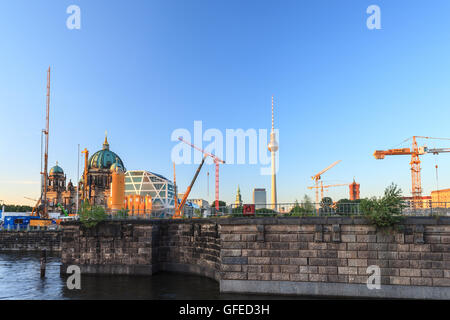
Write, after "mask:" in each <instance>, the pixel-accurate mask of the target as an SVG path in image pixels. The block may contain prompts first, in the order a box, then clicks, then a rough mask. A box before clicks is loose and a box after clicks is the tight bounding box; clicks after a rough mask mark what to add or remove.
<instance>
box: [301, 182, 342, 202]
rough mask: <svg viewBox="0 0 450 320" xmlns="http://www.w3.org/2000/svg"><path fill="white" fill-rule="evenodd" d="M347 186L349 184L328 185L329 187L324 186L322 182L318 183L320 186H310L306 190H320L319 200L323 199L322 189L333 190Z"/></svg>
mask: <svg viewBox="0 0 450 320" xmlns="http://www.w3.org/2000/svg"><path fill="white" fill-rule="evenodd" d="M348 185H349V183H341V184H330V185H327V186H324V185H323V181H320V186H312V187H308V189H309V190H312V189H319V188H320V197H321V199H323V191H324V189H328V188H333V187H342V186H348Z"/></svg>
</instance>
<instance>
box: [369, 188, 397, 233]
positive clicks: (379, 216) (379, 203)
mask: <svg viewBox="0 0 450 320" xmlns="http://www.w3.org/2000/svg"><path fill="white" fill-rule="evenodd" d="M401 197H402V190H401V189H400V188H399V187H398V186H397V185H396V184H394V183H392V184H391V185H390V186H388V187H387V188H386V189H385V191H384V195H383V197H381V198H379V199H377V198H376V197H373V198H372V199H363V200H361V211H362V213H363V215H364V216H365V217H366V218H367V219H368V220H369V221H370V222H371V223H372V224H373V225H375V226H377V227H379V228H382V229H386V228H393V227H395V225H397V224H398V223H400V222H401V221H402V219H403V217H402V216H401V211H402V207H403V203H402V198H401Z"/></svg>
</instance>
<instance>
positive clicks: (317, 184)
mask: <svg viewBox="0 0 450 320" xmlns="http://www.w3.org/2000/svg"><path fill="white" fill-rule="evenodd" d="M339 162H341V160H338V161H336V162H333V163H332V164H330V165H329V166H328V167H326V168H325V169H323V170H322V171H320V172H319V173H318V174H316V175H314V176H312V177H311V178H312V179H313V180H314V182H315V184H316V185H315V187H314V188H315V189H316V206H318V203H319V188H320V187H319V181H320V179H321V178H322V174H324V173H325V172H327V171H328V170H330V169H331V168H333V167H334V166H335V165H337V164H338V163H339ZM321 182H322V181H321ZM322 198H323V191H322Z"/></svg>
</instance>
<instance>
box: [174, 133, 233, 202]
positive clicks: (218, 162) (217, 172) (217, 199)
mask: <svg viewBox="0 0 450 320" xmlns="http://www.w3.org/2000/svg"><path fill="white" fill-rule="evenodd" d="M178 140H180V141H182V142H184V143H186V144H187V145H190V146H191V147H192V148H194V149H196V150H198V151H200V152H201V153H203V154H205V155H207V156H209V157H211V158H212V159H213V160H214V164H215V165H216V211H219V164H221V163H222V164H224V163H225V161H223V160H222V159H220V158H219V157H216V156H215V155H214V154H212V153H209V152H206V151H205V150H203V149H201V148H199V147H197V146H195V145H193V144H192V143H190V142H187V141H186V140H184V139H183V138H182V137H178Z"/></svg>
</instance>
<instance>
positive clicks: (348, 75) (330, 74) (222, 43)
mask: <svg viewBox="0 0 450 320" xmlns="http://www.w3.org/2000/svg"><path fill="white" fill-rule="evenodd" d="M71 4H75V5H78V6H79V7H80V8H81V30H69V29H67V28H66V19H67V17H68V14H67V13H66V8H67V7H68V6H69V5H71ZM371 4H377V5H378V6H380V8H381V26H382V29H381V30H369V29H368V28H367V27H366V19H367V17H368V14H367V13H366V8H367V7H368V6H369V5H371ZM449 10H450V2H448V1H444V0H442V1H433V2H432V3H430V2H426V1H378V0H377V1H363V0H361V1H350V0H348V1H331V0H330V1H312V0H311V1H310V0H308V1H300V0H296V1H253V0H247V1H237V0H227V1H212V0H189V1H181V0H176V1H168V0H163V1H137V0H136V1H85V0H83V1H77V0H71V1H62V0H57V1H56V0H55V1H33V2H30V1H23V0H17V1H8V2H6V1H4V2H2V3H0V35H1V38H0V39H1V43H2V46H1V48H2V50H0V65H1V72H0V111H1V113H0V117H1V118H0V119H1V127H2V138H1V139H0V168H1V169H0V199H1V200H5V201H6V202H8V203H28V204H32V202H30V201H28V200H26V199H24V198H23V197H24V196H27V197H34V198H37V197H38V195H39V184H38V182H39V170H40V131H41V129H42V128H43V127H44V125H45V118H44V116H45V114H44V108H45V85H46V69H47V68H48V66H51V68H52V85H51V90H52V93H51V124H50V130H51V136H50V154H49V162H50V165H53V164H54V163H55V161H59V164H60V165H61V166H62V167H63V169H64V170H65V172H66V174H67V176H68V178H71V179H72V180H75V179H76V170H77V145H78V144H80V145H81V148H85V147H86V148H88V150H90V152H91V153H93V152H95V151H97V150H98V149H100V148H101V144H102V142H103V139H104V132H105V130H108V137H109V142H110V146H111V150H113V151H115V152H116V153H117V154H119V155H120V157H121V158H122V160H123V161H124V163H125V166H126V167H127V169H145V170H149V171H154V172H157V173H160V174H162V175H165V176H167V177H169V178H171V177H172V175H173V173H172V164H171V159H170V153H171V149H172V148H173V147H174V146H175V144H176V143H174V142H172V141H171V140H170V136H171V133H172V132H173V131H174V130H175V129H177V128H186V129H188V130H190V131H191V132H192V131H193V124H194V121H195V120H201V121H202V122H203V127H204V130H206V129H208V128H217V129H219V130H221V131H222V132H223V133H225V130H226V129H237V128H242V129H244V130H246V129H249V128H255V129H259V128H270V99H271V96H272V94H273V95H275V100H276V119H275V123H276V127H277V128H279V130H280V141H279V142H280V151H279V158H280V169H279V172H278V177H277V179H278V181H277V182H278V198H279V202H293V201H294V200H295V199H299V200H300V199H301V198H302V197H303V195H304V194H309V195H310V196H311V197H313V195H314V193H313V192H312V191H309V190H308V189H307V186H309V185H312V181H311V176H312V175H313V174H315V173H317V172H318V171H320V170H321V169H323V168H325V167H326V166H328V165H329V164H331V163H332V162H334V161H335V160H342V162H341V163H340V164H339V165H337V166H336V167H335V168H333V169H332V170H330V171H329V172H328V173H326V174H325V175H324V176H323V179H324V181H325V183H346V182H351V181H352V179H353V177H355V178H356V180H357V181H358V182H359V183H361V195H362V196H363V197H366V196H373V195H381V193H382V192H383V190H384V188H385V187H386V186H387V185H388V184H390V183H391V182H396V183H398V184H399V185H400V186H401V188H402V189H403V190H404V192H405V193H406V194H408V195H409V193H410V189H411V175H410V169H409V168H410V167H409V160H410V159H409V157H408V156H396V157H390V158H386V159H385V160H382V161H376V160H375V159H374V158H373V156H372V154H373V152H374V151H375V150H376V149H387V148H392V147H394V146H396V145H398V144H399V143H400V142H401V141H403V140H404V139H406V138H407V137H410V136H412V135H425V136H435V137H450V134H449V133H448V119H449V116H450V108H449V102H450V90H449V88H450V77H449V74H450V59H449V57H450V41H449V40H450V39H449V38H450V20H449V19H448V12H449ZM424 143H427V141H421V144H424ZM428 145H429V146H433V147H450V145H449V142H448V141H438V140H437V141H434V140H433V141H428ZM405 146H408V145H405ZM421 160H422V168H423V170H422V184H423V189H424V194H429V193H430V191H431V190H434V189H435V188H436V177H435V169H434V166H435V163H437V164H438V165H439V168H440V170H439V187H440V188H444V187H450V170H449V168H450V166H449V165H450V155H446V154H442V155H439V156H433V155H424V156H422V158H421ZM196 167H197V165H180V166H178V167H177V182H178V184H179V189H180V191H183V190H184V189H185V188H186V187H187V185H188V183H189V182H190V180H191V178H192V176H193V174H194V171H195V169H196ZM81 170H82V168H81ZM207 171H209V172H210V191H209V197H207V188H206V185H207V181H206V172H207ZM259 172H260V166H259V165H224V166H221V170H220V173H221V176H220V194H221V199H224V200H226V201H227V202H230V201H234V198H235V191H236V188H237V185H238V184H239V185H240V188H241V192H242V196H243V200H244V202H251V198H252V189H253V188H254V187H265V188H266V189H267V191H268V192H269V190H270V177H269V176H262V175H260V174H259ZM213 177H214V167H213V166H212V165H210V166H206V167H205V168H204V170H203V171H202V173H201V174H200V176H199V178H198V181H197V183H196V185H195V187H194V188H193V191H192V197H196V198H197V197H198V198H205V199H208V200H212V199H213V197H214V192H213V186H214V180H213ZM328 195H330V196H331V197H332V198H333V199H335V200H337V199H339V198H342V197H348V189H347V188H346V187H340V188H334V189H332V190H331V191H330V192H329V193H328Z"/></svg>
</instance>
